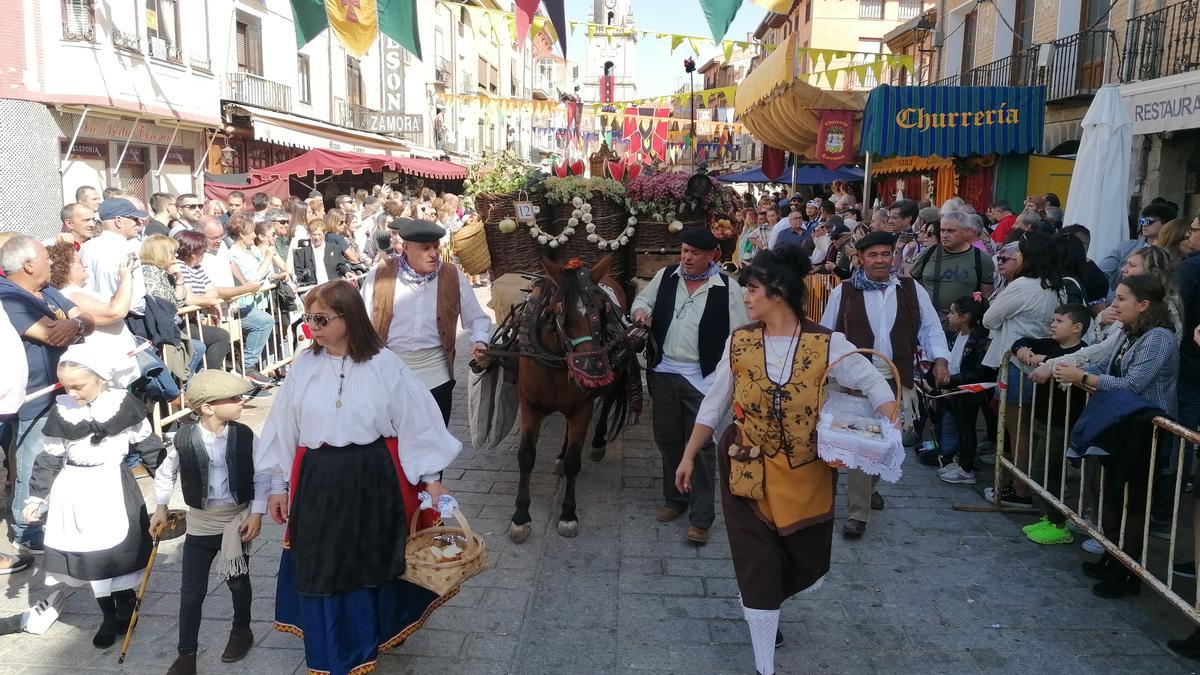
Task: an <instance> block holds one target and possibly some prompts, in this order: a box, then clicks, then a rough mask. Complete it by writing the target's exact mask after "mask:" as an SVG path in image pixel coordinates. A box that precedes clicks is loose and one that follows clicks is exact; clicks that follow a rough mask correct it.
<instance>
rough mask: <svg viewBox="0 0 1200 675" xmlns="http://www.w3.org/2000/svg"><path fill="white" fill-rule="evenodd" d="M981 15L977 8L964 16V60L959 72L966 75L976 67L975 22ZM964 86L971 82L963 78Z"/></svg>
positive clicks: (960, 64)
mask: <svg viewBox="0 0 1200 675" xmlns="http://www.w3.org/2000/svg"><path fill="white" fill-rule="evenodd" d="M978 18H979V15H978V14H977V13H976V12H975V10H971V13H970V14H968V15H966V16H965V17H963V26H962V32H963V39H962V61H961V62H960V63H959V66H958V73H959V75H962V76H963V77H966V75H967V71H969V70H971V69H972V68H974V67H975V24H976V21H977V20H978ZM962 84H963V86H969V85H970V84H971V83H970V82H968V81H966V80H963V82H962Z"/></svg>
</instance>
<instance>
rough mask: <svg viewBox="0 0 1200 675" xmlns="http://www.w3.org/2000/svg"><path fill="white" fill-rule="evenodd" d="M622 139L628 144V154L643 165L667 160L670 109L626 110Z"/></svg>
mask: <svg viewBox="0 0 1200 675" xmlns="http://www.w3.org/2000/svg"><path fill="white" fill-rule="evenodd" d="M625 114H626V115H628V117H626V118H625V120H624V124H623V125H622V129H621V137H622V138H623V139H624V140H625V142H626V143H627V144H628V150H627V152H628V153H629V154H630V155H632V156H633V157H636V158H637V160H638V161H639V162H641V163H642V164H651V163H653V162H654V160H656V159H657V160H660V161H666V159H667V122H668V120H669V119H670V115H671V111H670V109H668V108H626V109H625Z"/></svg>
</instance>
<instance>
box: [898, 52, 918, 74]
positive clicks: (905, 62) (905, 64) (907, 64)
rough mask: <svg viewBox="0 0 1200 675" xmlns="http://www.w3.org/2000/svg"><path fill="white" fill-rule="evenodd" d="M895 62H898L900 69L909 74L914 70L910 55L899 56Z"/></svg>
mask: <svg viewBox="0 0 1200 675" xmlns="http://www.w3.org/2000/svg"><path fill="white" fill-rule="evenodd" d="M896 60H897V61H899V62H900V66H901V67H902V68H904V69H906V70H908V72H910V73H911V72H913V70H914V68H913V56H912V54H900V55H899V56H897V57H896Z"/></svg>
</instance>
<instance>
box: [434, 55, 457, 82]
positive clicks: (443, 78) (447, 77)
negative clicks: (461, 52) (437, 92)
mask: <svg viewBox="0 0 1200 675" xmlns="http://www.w3.org/2000/svg"><path fill="white" fill-rule="evenodd" d="M453 73H454V71H453V70H451V68H450V62H449V61H448V60H446V57H444V56H439V57H438V58H437V63H436V65H435V66H434V81H435V82H436V83H437V84H440V85H442V86H444V87H449V86H451V80H452V79H453Z"/></svg>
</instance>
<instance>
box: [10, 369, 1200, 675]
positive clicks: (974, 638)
mask: <svg viewBox="0 0 1200 675" xmlns="http://www.w3.org/2000/svg"><path fill="white" fill-rule="evenodd" d="M461 349H463V351H465V346H464V347H461ZM460 353H463V352H462V351H460ZM460 365H461V364H460ZM465 394H466V385H465V373H460V379H459V386H458V389H457V400H456V401H455V421H454V422H453V423H452V426H453V429H452V430H453V431H454V433H455V434H456V435H458V436H459V437H460V438H462V439H464V440H468V442H469V433H468V431H467V428H466V424H465V418H466V398H465ZM260 401H261V400H260ZM269 401H270V399H266V403H264V402H259V403H256V404H252V406H253V407H248V408H247V411H246V415H245V418H244V419H245V421H247V422H248V423H250V424H251V425H252V426H254V427H255V429H258V428H261V424H262V420H263V418H264V416H265V412H266V409H267V403H269ZM647 415H648V411H647ZM561 438H562V425H561V424H559V423H557V422H556V423H553V424H549V425H548V426H547V428H546V430H545V432H544V433H543V435H542V443H541V452H540V453H539V455H538V461H537V469H536V472H535V473H534V475H533V478H532V496H533V499H534V503H533V507H532V511H531V512H532V515H533V522H534V534H533V536H532V537H531V539H530V540H529V541H528V542H526V543H525V544H523V545H515V544H512V543H510V542H509V541H508V538H507V536H506V535H505V531H506V528H507V524H508V519H509V516H510V515H511V512H512V508H513V500H514V497H515V494H516V489H517V478H518V472H517V460H516V452H515V448H514V447H513V446H514V445H515V439H514V440H513V441H510V442H508V443H506V444H504V445H502V446H501V447H500V448H497V449H496V450H494V451H491V452H481V451H475V450H471V449H469V448H467V449H464V452H463V453H462V455H461V456H460V457H459V459H458V461H457V462H455V464H454V465H453V467H452V469H451V470H450V471H449V472H448V473H447V475H446V482H447V484H448V486H449V487H450V488H451V489H452V490H453V491H454V492H455V494H456V495H457V496H458V499H459V501H460V502H461V503H462V505H463V511H464V513H465V514H466V515H467V516H468V517H469V518H470V520H471V524H472V525H473V526H474V527H475V528H476V529H477V530H479V531H480V532H482V533H484V536H485V538H486V539H487V544H488V547H489V553H488V555H489V560H490V566H491V569H489V570H488V571H487V572H485V573H484V574H482V575H480V576H479V577H476V578H475V579H472V580H471V581H470V582H468V583H467V584H466V586H465V587H464V588H463V589H462V590H461V592H460V593H459V594H458V596H457V597H455V598H454V599H452V600H451V601H450V602H449V603H448V604H447V605H445V606H444V607H443V608H442V609H440V610H438V611H437V612H436V613H435V614H434V615H433V616H432V618H431V619H430V621H429V622H428V624H427V625H426V627H425V628H424V629H423V630H421V631H419V632H418V633H417V634H416V635H415V636H414V637H412V638H411V639H410V640H409V641H408V642H407V643H406V644H404V645H403V646H401V647H400V648H398V649H396V650H394V651H392V652H390V653H388V654H386V655H384V656H383V657H382V658H381V659H380V662H379V665H380V668H379V671H380V672H385V673H443V674H445V673H455V674H457V673H489V674H492V673H522V674H524V673H630V672H635V673H642V672H645V673H688V674H689V675H699V674H702V673H743V674H746V673H752V672H754V661H753V656H752V653H751V650H750V645H749V636H748V634H747V631H746V628H745V625H744V623H743V621H742V618H741V616H742V615H741V608H740V604H739V602H738V598H737V587H736V585H735V582H734V579H733V566H732V563H731V562H730V559H729V550H728V546H727V542H726V538H725V533H724V529H723V527H724V526H723V523H722V521H721V519H720V516H719V515H718V520H717V524H716V526H715V527H714V529H713V531H712V534H713V537H712V541H711V543H709V545H708V546H706V547H703V548H696V547H694V546H691V545H689V544H688V543H686V542H685V540H684V530H685V528H686V523H685V522H683V520H686V519H682V520H681V521H677V522H675V523H672V524H666V525H664V524H660V523H658V522H657V521H655V519H654V510H655V508H656V507H657V506H658V505H659V503H660V499H661V497H660V494H661V492H660V483H661V479H660V478H659V475H660V474H659V461H658V453H657V450H656V449H655V448H654V444H653V442H652V440H651V436H650V426H649V423H648V417H646V416H645V415H644V416H643V421H642V423H641V424H640V425H637V426H633V427H630V428H629V429H628V430H627V431H626V433H625V435H624V437H623V438H622V439H620V440H619V441H618V442H615V443H613V444H610V446H609V451H608V456H607V457H606V458H605V459H604V460H603V461H602V462H599V463H596V462H591V461H589V460H587V459H586V458H585V460H584V466H583V471H582V473H581V475H580V480H579V487H578V500H579V514H580V534H579V537H578V538H576V539H564V538H562V537H560V536H558V534H557V533H556V532H555V527H554V525H555V522H556V520H557V516H558V508H559V500H560V499H561V495H562V485H561V481H560V479H558V478H557V477H556V476H554V475H553V474H552V473H551V464H552V462H553V460H554V455H555V454H556V453H557V450H558V448H559V446H560V443H561ZM585 455H586V452H585ZM909 460H910V461H909V462H908V464H907V465H906V467H905V468H906V473H905V475H904V478H903V480H902V481H901V482H900V483H899V484H897V485H888V484H882V485H881V488H880V492H881V493H883V494H884V495H885V496H886V498H887V507H886V509H885V510H883V511H877V512H875V513H874V515H873V517H872V521H871V523H870V526H869V528H868V532H867V535H866V537H864V539H862V540H861V541H858V542H846V541H844V540H842V539H841V536H840V534H839V535H837V536H836V541H835V545H834V562H833V571H832V573H831V574H830V575H829V577H828V578H827V580H826V582H825V584H824V585H823V587H821V588H820V589H818V590H817V591H815V592H813V593H811V594H806V595H803V596H799V597H797V598H793V599H792V600H790V601H789V602H787V603H786V604H785V605H784V607H783V615H782V619H783V623H782V630H783V633H784V635H785V636H786V639H787V644H786V645H785V646H784V647H783V648H782V649H781V650H780V651H779V653H778V656H777V662H776V663H777V669H778V672H781V673H816V672H822V673H826V672H828V673H875V672H878V673H923V674H924V673H956V674H957V673H1006V674H1011V673H1055V674H1066V673H1126V672H1138V673H1176V672H1178V673H1185V672H1189V671H1191V670H1192V667H1191V666H1192V664H1190V663H1188V662H1185V661H1182V660H1179V659H1177V658H1175V657H1174V656H1173V655H1172V654H1171V653H1170V652H1168V651H1167V650H1166V648H1165V647H1163V645H1162V643H1163V641H1164V640H1165V639H1167V638H1168V637H1176V636H1182V635H1186V633H1187V632H1188V631H1189V630H1190V629H1189V627H1188V626H1186V624H1185V620H1184V619H1183V618H1182V617H1181V615H1179V614H1178V613H1177V612H1175V611H1174V610H1172V609H1170V608H1169V607H1168V606H1167V605H1166V603H1164V602H1163V601H1161V600H1158V599H1157V598H1156V597H1155V596H1154V594H1153V593H1150V592H1145V593H1143V594H1142V595H1141V597H1139V598H1137V599H1132V600H1130V599H1126V600H1120V601H1115V602H1114V601H1105V600H1101V599H1099V598H1096V597H1095V596H1093V595H1092V593H1091V590H1090V586H1091V582H1090V581H1089V580H1088V579H1086V578H1084V577H1083V576H1082V574H1080V573H1079V572H1078V566H1079V562H1080V561H1082V560H1085V559H1088V558H1089V557H1090V556H1088V554H1085V553H1083V552H1082V551H1080V550H1079V548H1078V545H1072V546H1058V547H1045V548H1039V547H1037V546H1036V545H1034V544H1032V543H1030V542H1028V541H1027V540H1025V539H1024V537H1023V536H1022V535H1021V532H1020V529H1019V527H1020V525H1021V524H1024V523H1025V522H1028V518H1026V517H1012V516H1006V515H996V514H980V513H963V512H958V511H954V510H952V508H951V506H952V505H953V504H955V503H960V502H963V501H967V502H970V501H974V500H978V499H979V497H977V496H976V494H975V493H973V492H972V491H970V490H968V489H967V488H965V487H962V486H950V485H946V484H943V483H941V482H939V481H938V480H937V479H936V477H935V476H934V473H933V471H932V470H931V469H927V468H925V467H922V466H920V465H918V464H917V463H916V462H915V461H913V460H912V457H910V458H909ZM176 500H177V501H178V505H182V501H181V499H180V498H179V495H178V494H177V495H176ZM843 508H844V499H842V498H839V517H840V512H841V510H842V509H843ZM718 511H719V509H718ZM281 538H282V528H280V527H277V526H275V525H274V524H269V525H264V529H263V536H262V537H260V539H259V540H258V541H257V542H256V543H255V545H254V552H253V555H252V557H251V564H250V567H251V574H252V575H253V577H254V592H255V600H254V614H255V618H256V621H255V623H254V626H253V628H254V633H255V637H256V646H255V648H254V649H253V651H251V653H250V655H249V656H248V657H247V659H246V660H245V661H243V662H241V663H237V664H232V665H226V664H222V663H221V662H220V659H219V656H220V652H221V649H222V648H223V647H224V644H225V639H226V636H227V634H228V617H230V616H231V611H232V610H231V603H230V598H229V592H228V590H227V589H225V588H224V586H223V585H220V586H218V585H217V584H216V581H215V579H214V580H213V581H212V582H211V584H210V592H209V598H208V601H207V602H206V604H205V606H204V616H205V623H204V624H203V626H202V628H201V637H200V642H201V651H200V670H201V672H207V673H221V672H236V673H251V672H254V673H270V674H274V673H291V672H305V669H304V652H303V649H302V645H301V641H300V640H299V639H298V638H295V637H293V636H291V635H287V634H282V633H277V632H275V631H274V630H272V629H271V623H270V620H271V618H272V611H273V593H274V588H275V585H274V577H275V572H276V569H277V567H278V563H279V550H280V540H281ZM182 541H183V540H182V539H179V540H175V541H171V542H166V543H164V544H163V545H162V547H161V548H160V550H159V555H158V562H157V563H156V565H155V568H154V572H153V575H152V578H151V582H150V590H149V592H148V594H147V597H146V600H145V603H144V605H143V615H142V620H141V622H140V624H139V626H138V630H137V633H136V636H135V639H134V645H133V647H132V649H131V650H130V652H129V656H128V659H127V662H126V664H125V665H124V666H118V665H117V651H118V650H117V648H112V649H107V650H97V649H95V648H93V647H92V646H91V642H90V640H91V635H92V633H93V632H94V630H95V628H96V623H97V621H98V610H97V608H96V605H95V601H94V600H93V599H92V597H91V594H90V592H88V591H79V592H76V593H75V594H74V595H73V596H72V597H71V598H70V599H69V600H68V602H67V606H66V609H65V611H64V614H63V617H62V620H61V621H60V622H59V623H58V624H56V625H55V626H54V627H53V628H52V629H51V630H50V631H49V632H47V633H46V634H45V635H41V636H33V635H13V636H6V637H3V638H0V671H2V672H6V673H14V674H16V673H20V674H31V675H32V674H34V673H38V674H43V673H66V672H70V673H102V672H126V673H162V672H164V671H165V670H166V668H167V666H168V665H169V664H170V663H171V661H172V659H173V658H174V654H175V639H176V631H177V621H176V615H177V611H178V605H179V584H180V556H181V552H182ZM331 544H332V545H337V542H331ZM42 580H43V574H42V572H41V571H38V572H36V573H33V574H31V573H21V574H16V575H12V576H10V577H7V578H6V579H5V583H6V584H7V586H6V588H5V591H4V597H3V599H2V600H0V613H5V614H7V613H12V612H17V611H20V610H21V609H23V608H24V607H25V606H26V605H27V603H28V599H29V598H30V597H32V598H34V599H35V600H36V599H39V598H41V597H44V596H45V594H46V590H45V588H44V587H43V585H42Z"/></svg>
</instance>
